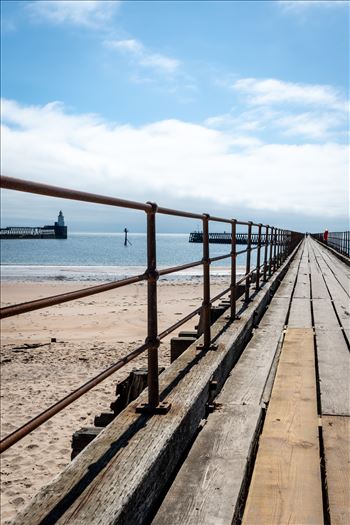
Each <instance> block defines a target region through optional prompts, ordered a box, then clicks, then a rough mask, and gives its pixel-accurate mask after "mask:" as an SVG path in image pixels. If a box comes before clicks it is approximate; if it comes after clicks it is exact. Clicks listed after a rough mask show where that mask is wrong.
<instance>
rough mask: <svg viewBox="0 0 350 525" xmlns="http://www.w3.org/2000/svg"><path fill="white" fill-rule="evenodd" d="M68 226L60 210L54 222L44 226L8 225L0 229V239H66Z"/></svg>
mask: <svg viewBox="0 0 350 525" xmlns="http://www.w3.org/2000/svg"><path fill="white" fill-rule="evenodd" d="M67 235H68V228H67V226H65V224H64V217H63V213H62V211H60V212H59V214H58V218H57V221H56V222H55V224H52V225H51V224H46V225H45V226H33V227H32V226H8V227H7V228H1V229H0V239H67Z"/></svg>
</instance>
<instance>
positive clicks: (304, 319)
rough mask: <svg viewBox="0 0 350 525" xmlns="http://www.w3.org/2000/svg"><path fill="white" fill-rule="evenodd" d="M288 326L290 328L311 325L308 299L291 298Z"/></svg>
mask: <svg viewBox="0 0 350 525" xmlns="http://www.w3.org/2000/svg"><path fill="white" fill-rule="evenodd" d="M288 326H289V327H290V328H310V327H311V326H312V319H311V302H310V299H299V298H296V299H294V298H293V300H292V304H291V307H290V312H289V319H288Z"/></svg>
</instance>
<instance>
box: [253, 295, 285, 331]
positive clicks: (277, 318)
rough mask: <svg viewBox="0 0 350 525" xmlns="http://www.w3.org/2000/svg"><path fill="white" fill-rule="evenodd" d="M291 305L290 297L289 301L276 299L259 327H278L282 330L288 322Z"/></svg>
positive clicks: (280, 298)
mask: <svg viewBox="0 0 350 525" xmlns="http://www.w3.org/2000/svg"><path fill="white" fill-rule="evenodd" d="M289 304H290V296H289V299H287V298H286V297H274V298H273V299H272V301H271V303H270V304H269V306H268V308H267V312H266V314H265V315H264V317H263V318H262V319H261V321H260V323H259V327H260V328H262V327H266V326H274V327H275V326H278V327H280V328H281V330H282V329H283V327H284V325H285V322H286V318H287V313H288V308H289Z"/></svg>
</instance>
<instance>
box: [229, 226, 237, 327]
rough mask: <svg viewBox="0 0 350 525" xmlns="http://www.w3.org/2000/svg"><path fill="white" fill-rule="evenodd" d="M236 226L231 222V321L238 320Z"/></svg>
mask: <svg viewBox="0 0 350 525" xmlns="http://www.w3.org/2000/svg"><path fill="white" fill-rule="evenodd" d="M236 226H237V221H236V219H233V220H232V222H231V297H230V301H231V320H232V321H233V320H234V319H235V318H236V299H237V294H236V271H237V269H236V262H237V255H236V252H237V249H236Z"/></svg>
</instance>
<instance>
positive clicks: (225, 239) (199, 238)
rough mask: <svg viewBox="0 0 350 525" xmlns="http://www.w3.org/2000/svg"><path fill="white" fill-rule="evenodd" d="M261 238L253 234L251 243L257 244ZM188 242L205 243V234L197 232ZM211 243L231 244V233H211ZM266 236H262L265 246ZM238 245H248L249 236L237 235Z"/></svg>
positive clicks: (244, 234) (192, 234) (191, 235)
mask: <svg viewBox="0 0 350 525" xmlns="http://www.w3.org/2000/svg"><path fill="white" fill-rule="evenodd" d="M258 239H259V236H258V234H257V233H252V234H251V243H252V244H257V243H258ZM188 242H195V243H203V232H200V231H195V232H191V233H190V237H189V239H188ZM209 242H210V243H211V244H231V242H232V236H231V234H230V233H226V232H224V233H209ZM265 242H266V235H265V234H261V243H262V244H265ZM236 244H248V235H247V234H246V233H236Z"/></svg>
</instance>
